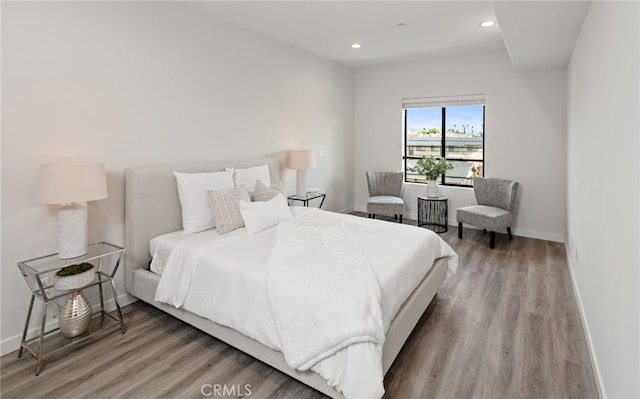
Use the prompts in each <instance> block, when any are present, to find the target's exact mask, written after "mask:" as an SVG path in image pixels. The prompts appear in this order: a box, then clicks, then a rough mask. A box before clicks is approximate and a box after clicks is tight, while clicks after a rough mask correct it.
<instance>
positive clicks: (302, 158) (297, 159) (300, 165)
mask: <svg viewBox="0 0 640 399" xmlns="http://www.w3.org/2000/svg"><path fill="white" fill-rule="evenodd" d="M288 166H289V168H290V169H296V170H308V169H313V168H315V166H316V161H315V159H314V158H313V151H312V150H308V149H304V148H301V149H297V150H291V151H290V152H289V165H288Z"/></svg>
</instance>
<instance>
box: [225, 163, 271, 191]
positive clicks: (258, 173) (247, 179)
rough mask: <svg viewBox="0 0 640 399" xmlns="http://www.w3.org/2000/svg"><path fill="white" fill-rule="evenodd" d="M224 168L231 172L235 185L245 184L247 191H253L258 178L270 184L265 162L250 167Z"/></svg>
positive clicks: (267, 167) (267, 166)
mask: <svg viewBox="0 0 640 399" xmlns="http://www.w3.org/2000/svg"><path fill="white" fill-rule="evenodd" d="M225 170H226V171H231V172H233V180H234V181H235V183H236V187H240V186H245V187H246V188H247V190H249V192H253V190H254V189H255V186H256V181H258V180H261V181H262V182H263V183H264V184H265V185H267V186H270V185H271V178H270V176H269V165H268V164H266V163H265V164H264V165H260V166H254V167H252V168H244V169H234V168H225Z"/></svg>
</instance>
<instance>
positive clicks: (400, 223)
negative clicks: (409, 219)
mask: <svg viewBox="0 0 640 399" xmlns="http://www.w3.org/2000/svg"><path fill="white" fill-rule="evenodd" d="M399 219H400V224H402V215H400V217H399Z"/></svg>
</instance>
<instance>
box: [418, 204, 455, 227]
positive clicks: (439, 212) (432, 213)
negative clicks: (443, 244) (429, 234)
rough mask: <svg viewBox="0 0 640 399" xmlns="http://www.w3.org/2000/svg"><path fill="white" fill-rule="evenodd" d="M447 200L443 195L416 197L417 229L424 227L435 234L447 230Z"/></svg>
mask: <svg viewBox="0 0 640 399" xmlns="http://www.w3.org/2000/svg"><path fill="white" fill-rule="evenodd" d="M448 205H449V203H448V199H447V197H445V196H444V195H440V196H438V197H427V196H426V195H418V227H426V228H428V229H429V230H433V231H435V232H436V233H445V232H447V230H448V229H449V226H448V224H449V223H448V222H449V216H448V213H449V209H448V208H449V207H448Z"/></svg>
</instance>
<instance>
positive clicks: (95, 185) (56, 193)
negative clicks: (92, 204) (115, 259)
mask: <svg viewBox="0 0 640 399" xmlns="http://www.w3.org/2000/svg"><path fill="white" fill-rule="evenodd" d="M104 198H107V177H106V174H105V170H104V164H101V163H80V162H75V161H73V162H65V163H49V164H44V165H41V166H40V174H39V176H38V202H40V203H43V204H57V205H59V208H58V257H59V258H60V259H69V258H75V257H78V256H81V255H84V254H86V253H87V201H95V200H100V199H104Z"/></svg>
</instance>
